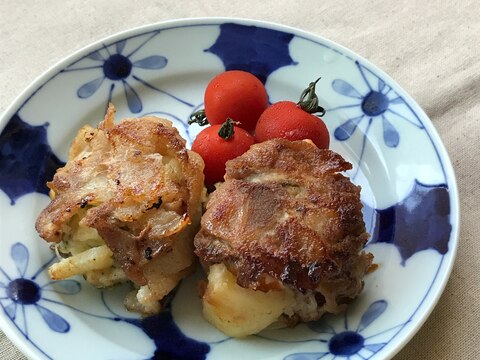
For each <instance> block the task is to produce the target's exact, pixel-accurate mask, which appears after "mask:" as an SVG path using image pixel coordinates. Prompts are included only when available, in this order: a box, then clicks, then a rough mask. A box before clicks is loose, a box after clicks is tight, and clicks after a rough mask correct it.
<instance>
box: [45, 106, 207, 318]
mask: <svg viewBox="0 0 480 360" xmlns="http://www.w3.org/2000/svg"><path fill="white" fill-rule="evenodd" d="M48 186H49V187H50V189H51V193H52V197H53V199H52V201H51V203H50V204H49V205H48V206H47V208H46V209H45V210H43V211H42V213H41V214H40V216H39V217H38V220H37V223H36V229H37V231H38V233H39V234H40V236H41V237H42V238H44V239H45V240H46V241H48V242H52V243H56V244H57V245H56V248H57V251H58V252H59V253H60V254H62V255H63V256H64V257H66V259H64V260H62V261H61V262H60V263H58V264H56V265H54V266H53V267H52V268H51V271H50V273H51V275H52V277H53V278H64V277H67V276H70V275H72V274H77V273H78V274H82V275H84V276H85V277H86V278H87V280H89V281H90V282H92V283H94V284H95V285H97V286H109V285H112V284H114V283H116V282H121V281H124V280H126V279H127V278H128V279H129V280H131V281H132V282H133V283H134V284H135V285H136V287H137V288H138V291H136V292H135V294H133V295H134V296H130V297H129V300H128V304H127V305H128V307H129V308H130V309H133V310H138V311H141V312H145V313H154V312H156V311H158V310H159V303H158V301H159V300H160V299H162V298H163V297H164V296H165V295H166V294H168V293H169V292H170V291H171V290H172V289H173V288H174V287H175V286H176V284H177V283H178V281H179V280H180V279H181V278H183V277H184V276H186V275H187V274H188V273H189V272H190V270H191V268H192V265H193V264H194V262H195V256H194V253H193V243H192V241H193V237H194V235H195V233H196V231H197V230H198V224H199V221H200V217H201V211H202V205H201V202H202V197H203V195H204V186H203V161H202V159H201V158H200V156H199V155H198V154H196V153H194V152H191V151H189V150H187V149H186V148H185V141H184V140H183V139H182V138H181V137H180V135H179V133H178V131H177V130H176V129H175V128H174V127H173V126H172V124H171V122H169V121H167V120H162V119H159V118H156V117H144V118H140V119H125V120H122V121H121V122H119V123H118V124H117V125H115V124H114V108H113V106H111V107H110V108H109V109H108V112H107V114H106V116H105V119H104V121H103V122H101V123H100V124H99V126H98V128H96V129H95V128H92V127H90V126H85V127H83V128H82V129H81V130H80V131H79V133H78V135H77V137H76V138H75V140H74V142H73V144H72V146H71V149H70V153H69V159H68V162H67V164H66V165H65V167H63V168H61V169H59V170H58V171H57V172H56V174H55V176H54V179H53V181H52V182H50V183H48ZM105 245H106V247H108V249H109V250H110V252H111V253H109V252H108V249H106V248H105V251H103V252H102V254H104V256H108V254H110V256H111V258H112V261H110V262H107V261H103V262H102V261H100V260H99V259H97V258H93V257H90V258H88V257H87V255H88V254H87V253H86V252H85V251H88V250H91V249H98V248H100V247H101V246H105ZM91 253H94V251H93V252H92V251H91ZM82 254H83V257H84V258H86V259H87V260H85V261H83V260H81V258H80V257H78V256H80V255H82ZM105 254H106V255H105ZM75 256H77V257H75ZM92 256H94V255H92ZM67 261H68V262H69V263H70V264H74V265H75V266H76V267H75V266H74V267H73V270H71V269H72V266H70V265H69V266H70V270H71V271H68V269H67V265H68V264H67V263H66V262H67ZM95 261H96V262H97V263H99V262H100V263H105V264H107V265H108V266H106V267H105V266H104V267H102V266H97V265H96V263H95Z"/></svg>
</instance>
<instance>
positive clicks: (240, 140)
mask: <svg viewBox="0 0 480 360" xmlns="http://www.w3.org/2000/svg"><path fill="white" fill-rule="evenodd" d="M221 127H222V125H212V126H210V127H207V128H205V129H203V130H202V131H201V132H200V133H199V134H198V135H197V137H196V138H195V140H194V142H193V144H192V150H193V151H195V152H196V153H198V154H199V155H200V156H201V157H202V159H203V161H204V163H205V169H204V174H205V185H206V186H207V187H212V186H213V185H214V184H215V183H217V182H219V181H223V176H224V175H225V163H226V162H227V161H228V160H231V159H234V158H236V157H237V156H240V155H242V154H243V153H244V152H245V151H247V150H248V149H249V148H250V146H251V145H253V144H254V143H255V139H254V137H253V136H252V135H250V134H249V133H248V132H247V131H246V130H244V129H242V128H239V127H237V126H234V127H233V136H232V137H230V138H229V139H227V140H225V139H224V138H222V137H220V136H219V134H218V132H219V130H220V128H221Z"/></svg>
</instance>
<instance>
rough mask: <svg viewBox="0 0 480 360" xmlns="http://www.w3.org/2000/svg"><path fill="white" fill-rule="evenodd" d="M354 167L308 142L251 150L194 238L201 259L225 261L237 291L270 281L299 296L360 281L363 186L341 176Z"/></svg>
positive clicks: (231, 170) (230, 173)
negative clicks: (323, 284)
mask: <svg viewBox="0 0 480 360" xmlns="http://www.w3.org/2000/svg"><path fill="white" fill-rule="evenodd" d="M350 168H351V164H349V163H348V162H347V161H345V160H344V159H343V158H342V157H341V156H340V155H338V154H336V153H335V152H333V151H330V150H322V149H318V148H316V147H315V146H314V145H312V144H310V143H308V142H305V141H295V142H290V141H288V140H283V139H275V140H270V141H267V142H264V143H261V144H257V145H254V146H252V147H251V148H250V150H249V151H247V152H246V153H245V154H244V155H242V156H240V157H238V158H236V159H234V160H232V161H229V162H228V163H227V173H226V176H225V180H226V181H225V183H224V184H222V185H221V186H220V187H219V188H218V189H217V190H216V191H215V192H214V193H213V194H212V195H211V198H210V200H209V202H208V204H207V211H206V213H205V214H204V216H203V218H202V222H201V230H200V232H199V233H198V234H197V236H196V237H195V241H194V244H195V247H196V254H197V255H198V256H199V257H200V259H201V261H203V262H206V263H220V262H223V263H225V264H226V265H227V267H228V268H229V270H230V271H232V272H233V273H235V274H236V275H237V282H238V283H239V285H241V286H243V287H250V288H253V289H260V290H268V286H267V285H265V282H264V279H265V277H266V275H270V276H273V277H274V278H276V279H277V280H279V281H282V282H283V283H284V284H288V285H290V286H292V287H294V288H296V289H298V290H300V291H305V290H309V289H312V290H313V289H315V288H317V286H318V285H319V284H320V283H321V282H325V281H327V282H334V281H336V280H337V279H345V278H347V279H348V278H353V277H356V275H353V273H354V272H355V271H354V267H355V264H356V263H358V262H359V261H360V260H359V257H360V256H361V255H360V252H361V250H362V248H363V246H364V244H365V243H366V241H367V239H368V234H367V233H366V232H365V225H364V222H363V218H362V212H361V209H362V204H361V202H360V187H359V186H355V185H354V184H353V183H352V182H351V181H350V180H349V179H348V178H347V177H345V176H344V175H342V174H339V172H341V171H345V170H347V169H350ZM361 261H363V260H361ZM370 261H371V258H370ZM357 280H358V279H352V281H357Z"/></svg>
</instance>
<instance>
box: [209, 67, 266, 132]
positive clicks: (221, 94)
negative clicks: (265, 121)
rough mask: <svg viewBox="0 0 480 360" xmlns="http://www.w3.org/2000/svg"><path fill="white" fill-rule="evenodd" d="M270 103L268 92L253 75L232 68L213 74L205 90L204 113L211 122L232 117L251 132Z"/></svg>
mask: <svg viewBox="0 0 480 360" xmlns="http://www.w3.org/2000/svg"><path fill="white" fill-rule="evenodd" d="M267 106H268V95H267V91H266V90H265V87H264V86H263V84H262V82H261V81H260V80H258V79H257V78H256V77H255V76H254V75H252V74H250V73H248V72H245V71H240V70H231V71H226V72H224V73H221V74H220V75H217V76H216V77H215V78H213V79H212V80H211V81H210V83H209V84H208V86H207V89H206V90H205V114H206V116H207V119H208V122H209V123H210V124H212V125H214V124H223V123H224V122H225V120H226V119H227V118H231V119H232V120H234V121H235V122H236V123H238V126H239V127H241V128H243V129H245V130H247V131H250V132H252V131H253V130H254V129H255V124H256V123H257V120H258V118H259V117H260V115H261V114H262V112H263V111H264V110H265V109H266V108H267Z"/></svg>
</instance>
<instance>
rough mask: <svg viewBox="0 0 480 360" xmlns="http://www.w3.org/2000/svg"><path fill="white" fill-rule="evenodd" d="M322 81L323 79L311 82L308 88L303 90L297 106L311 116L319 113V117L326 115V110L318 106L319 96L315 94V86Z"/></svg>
mask: <svg viewBox="0 0 480 360" xmlns="http://www.w3.org/2000/svg"><path fill="white" fill-rule="evenodd" d="M320 79H321V77H319V78H318V79H317V80H315V81H313V82H311V83H310V84H309V85H308V87H307V88H306V89H305V90H303V92H302V94H301V95H300V100H299V101H298V103H297V105H298V106H300V107H301V108H302V110H303V111H306V112H308V113H310V114H314V113H319V114H318V116H323V115H325V109H324V108H323V107H321V106H320V105H318V96H317V94H316V93H315V85H317V82H318V80H320Z"/></svg>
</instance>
